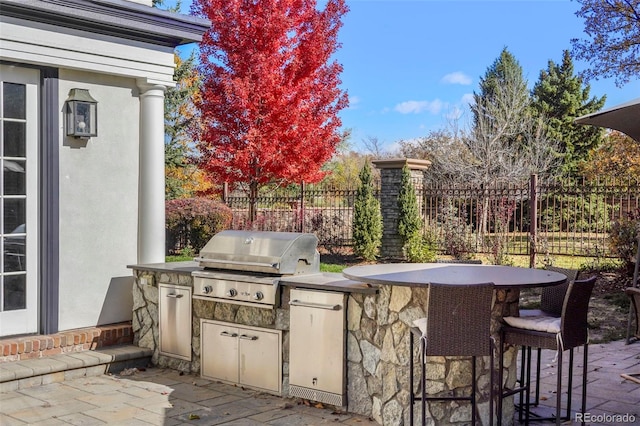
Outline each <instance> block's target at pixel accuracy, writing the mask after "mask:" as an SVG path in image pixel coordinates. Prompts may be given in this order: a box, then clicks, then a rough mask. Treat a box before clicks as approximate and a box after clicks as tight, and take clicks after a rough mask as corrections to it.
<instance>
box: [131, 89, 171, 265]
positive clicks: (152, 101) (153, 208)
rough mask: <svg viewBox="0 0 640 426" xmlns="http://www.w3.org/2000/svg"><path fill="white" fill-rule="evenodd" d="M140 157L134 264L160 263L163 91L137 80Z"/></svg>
mask: <svg viewBox="0 0 640 426" xmlns="http://www.w3.org/2000/svg"><path fill="white" fill-rule="evenodd" d="M138 87H139V88H140V158H139V160H138V161H139V168H140V169H139V171H140V176H139V181H138V263H158V262H164V256H165V206H164V202H165V198H164V91H165V87H164V86H161V85H153V84H147V83H146V82H145V81H142V80H141V81H138Z"/></svg>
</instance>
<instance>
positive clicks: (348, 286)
mask: <svg viewBox="0 0 640 426" xmlns="http://www.w3.org/2000/svg"><path fill="white" fill-rule="evenodd" d="M127 268H129V269H134V270H138V271H150V272H165V273H177V274H185V275H191V273H192V272H193V271H201V270H203V268H202V267H200V266H199V265H198V263H197V262H195V261H185V262H167V263H147V264H134V265H127ZM280 285H283V286H289V287H298V288H310V289H315V290H328V291H339V292H343V293H366V294H372V293H376V292H377V287H376V286H372V285H371V284H367V283H362V282H358V281H354V280H350V279H347V278H345V277H344V276H343V275H342V274H340V273H337V272H318V273H314V274H303V275H290V276H285V277H282V279H281V280H280Z"/></svg>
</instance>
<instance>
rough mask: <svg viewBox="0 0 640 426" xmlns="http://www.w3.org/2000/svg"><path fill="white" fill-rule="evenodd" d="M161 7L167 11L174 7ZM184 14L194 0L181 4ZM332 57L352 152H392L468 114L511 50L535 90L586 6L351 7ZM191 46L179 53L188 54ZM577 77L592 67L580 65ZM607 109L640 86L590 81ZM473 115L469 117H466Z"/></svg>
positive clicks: (443, 0)
mask: <svg viewBox="0 0 640 426" xmlns="http://www.w3.org/2000/svg"><path fill="white" fill-rule="evenodd" d="M165 3H167V4H171V1H166V2H165ZM182 3H183V4H182V10H183V11H184V12H185V13H188V9H189V4H190V0H183V2H182ZM347 4H348V6H349V8H350V11H349V12H348V13H347V15H346V16H345V17H344V19H343V23H344V25H343V27H342V29H341V32H340V35H339V40H340V42H341V43H342V47H341V49H340V50H339V51H338V52H337V54H336V59H337V61H338V62H340V63H341V64H342V65H343V67H344V71H343V73H342V76H341V78H342V87H343V89H344V90H346V91H347V92H348V94H349V99H350V106H349V108H348V109H345V110H343V111H342V112H341V114H340V116H341V118H342V124H343V127H344V128H350V129H352V139H351V143H352V147H353V149H355V150H361V151H362V150H364V148H363V144H362V141H363V140H365V139H368V138H377V139H378V140H379V142H380V143H381V144H382V145H383V146H384V147H386V148H387V149H392V148H393V146H394V144H395V143H397V141H398V140H401V139H412V138H417V137H421V136H425V135H427V134H428V133H429V132H430V131H432V130H437V129H442V128H445V127H446V126H447V125H448V123H449V122H450V121H451V119H450V118H449V117H451V116H456V115H459V114H460V111H468V108H467V102H468V100H469V98H470V96H471V94H472V93H473V92H474V91H476V92H477V91H478V84H479V79H480V77H482V76H484V74H485V72H486V70H487V68H488V67H489V66H491V64H492V63H493V62H494V61H495V60H496V59H497V58H498V56H499V55H500V52H501V51H502V49H503V48H504V47H506V48H507V49H508V50H509V51H510V52H511V53H512V54H513V55H514V56H515V58H516V59H517V60H518V62H519V63H520V65H521V66H522V69H523V73H524V76H525V78H526V79H527V80H528V82H529V86H530V88H531V87H533V84H534V83H535V82H536V81H537V79H538V76H539V73H540V71H541V70H542V69H546V68H547V64H548V61H549V60H553V61H554V62H555V63H559V62H560V61H561V60H562V52H563V50H565V49H568V50H570V49H571V43H570V40H571V39H572V38H584V37H585V35H584V32H583V28H584V22H583V20H582V19H581V18H578V17H577V16H575V12H576V11H577V10H578V9H579V7H580V4H579V3H577V2H576V1H569V0H536V1H525V0H491V1H488V0H406V1H405V0H347ZM192 48H193V46H188V47H186V48H183V49H182V50H190V49H192ZM574 65H575V68H576V72H578V71H580V70H582V69H584V68H585V67H586V64H584V63H580V62H575V63H574ZM590 84H591V95H592V96H594V95H595V96H603V95H606V96H607V101H606V104H605V107H609V106H613V105H616V104H619V103H623V102H626V101H628V100H631V99H635V98H637V97H639V96H640V81H637V80H636V81H632V82H631V83H629V84H627V85H625V86H623V87H621V88H618V87H616V86H615V84H614V82H613V79H609V80H594V81H591V82H590ZM466 116H468V113H467V114H465V115H464V116H463V118H462V120H464V117H466Z"/></svg>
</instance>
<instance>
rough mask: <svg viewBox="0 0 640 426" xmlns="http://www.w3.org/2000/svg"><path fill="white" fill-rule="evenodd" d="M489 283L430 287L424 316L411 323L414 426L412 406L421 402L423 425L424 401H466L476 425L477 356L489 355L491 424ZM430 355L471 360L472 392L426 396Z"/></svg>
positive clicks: (411, 418)
mask: <svg viewBox="0 0 640 426" xmlns="http://www.w3.org/2000/svg"><path fill="white" fill-rule="evenodd" d="M493 289H494V286H493V284H492V283H487V284H479V285H443V284H436V283H432V284H430V285H429V289H428V292H427V294H428V296H427V299H428V300H427V306H426V311H427V317H426V318H421V319H419V320H416V321H414V325H415V327H412V328H411V333H410V334H411V337H410V339H409V354H410V356H409V359H410V361H409V384H410V409H409V424H410V425H413V424H414V419H413V417H414V415H413V406H414V404H415V403H416V401H420V402H421V404H422V406H421V419H422V424H423V425H424V424H425V422H426V403H427V401H452V400H463V401H469V402H470V403H471V406H472V410H471V416H472V418H471V422H472V424H474V425H475V424H478V423H476V410H477V407H476V401H477V399H476V393H477V377H476V357H478V356H489V357H490V365H491V373H490V381H491V385H490V386H491V388H490V389H491V391H490V404H489V405H490V424H493V395H494V380H493V379H494V371H493V370H494V368H493V359H494V344H493V339H492V337H491V305H492V301H493ZM415 339H419V340H420V364H421V370H420V381H419V389H418V392H417V393H416V392H415V390H414V383H415V381H414V372H413V369H414V361H413V351H414V345H415V343H414V341H415ZM430 356H464V357H471V370H472V372H471V375H472V383H471V393H470V395H469V396H454V395H434V396H431V395H429V396H428V395H427V393H426V389H425V385H426V368H427V357H430Z"/></svg>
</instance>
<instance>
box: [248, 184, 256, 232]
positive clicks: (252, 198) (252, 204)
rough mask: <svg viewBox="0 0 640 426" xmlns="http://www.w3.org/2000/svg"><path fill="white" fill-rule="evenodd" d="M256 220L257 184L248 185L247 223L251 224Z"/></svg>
mask: <svg viewBox="0 0 640 426" xmlns="http://www.w3.org/2000/svg"><path fill="white" fill-rule="evenodd" d="M257 218H258V182H251V183H250V184H249V222H250V223H251V224H253V223H254V222H255V221H256V219H257Z"/></svg>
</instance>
